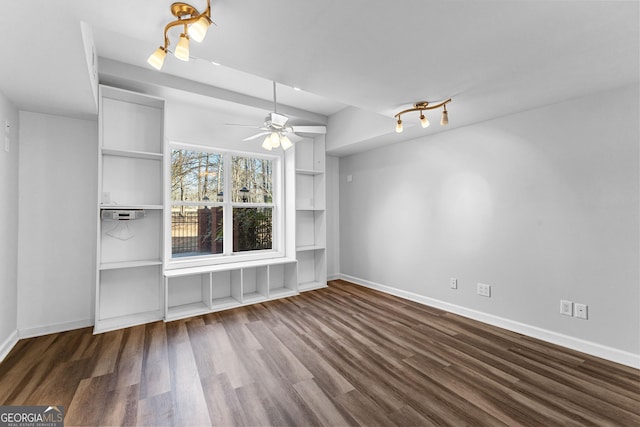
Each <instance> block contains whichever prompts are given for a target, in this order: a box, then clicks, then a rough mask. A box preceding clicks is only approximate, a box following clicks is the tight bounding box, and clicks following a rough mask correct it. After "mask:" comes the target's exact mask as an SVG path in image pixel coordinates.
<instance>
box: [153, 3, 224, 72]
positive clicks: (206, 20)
mask: <svg viewBox="0 0 640 427" xmlns="http://www.w3.org/2000/svg"><path fill="white" fill-rule="evenodd" d="M171 14H172V15H173V16H175V17H176V18H178V19H176V20H175V21H171V22H169V23H168V24H167V25H166V26H165V27H164V46H160V47H159V48H158V49H156V51H155V52H153V53H152V54H151V56H149V59H147V62H148V63H149V65H151V66H152V67H153V68H155V69H156V70H160V69H161V68H162V66H163V65H164V60H165V58H166V57H167V52H170V51H169V44H170V42H169V36H168V35H167V32H168V31H169V29H170V28H173V27H175V26H178V25H182V26H183V32H182V33H181V34H180V38H179V40H178V44H177V45H176V49H175V51H174V52H173V54H174V55H175V57H176V58H178V59H180V60H182V61H188V60H189V41H190V40H194V41H196V42H201V41H202V40H204V37H205V36H206V34H207V30H208V29H209V26H210V25H211V24H212V21H211V0H207V8H206V9H205V11H204V12H202V13H200V12H198V10H197V9H196V8H195V7H193V6H191V5H189V4H187V3H179V2H178V3H173V4H172V5H171Z"/></svg>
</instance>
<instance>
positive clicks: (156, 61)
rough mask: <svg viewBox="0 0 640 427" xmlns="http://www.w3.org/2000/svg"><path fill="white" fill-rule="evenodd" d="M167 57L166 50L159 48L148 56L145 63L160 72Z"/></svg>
mask: <svg viewBox="0 0 640 427" xmlns="http://www.w3.org/2000/svg"><path fill="white" fill-rule="evenodd" d="M166 57H167V49H166V48H164V47H162V46H160V47H159V48H157V49H156V51H155V52H153V53H152V54H151V56H149V58H148V59H147V62H148V63H149V65H151V66H152V67H153V68H155V69H156V70H160V69H161V68H162V66H163V65H164V59H165V58H166Z"/></svg>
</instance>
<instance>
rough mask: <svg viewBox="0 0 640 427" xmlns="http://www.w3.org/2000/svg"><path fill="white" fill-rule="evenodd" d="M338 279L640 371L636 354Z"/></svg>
mask: <svg viewBox="0 0 640 427" xmlns="http://www.w3.org/2000/svg"><path fill="white" fill-rule="evenodd" d="M339 276H340V278H341V279H343V280H346V281H348V282H352V283H355V284H356V285H360V286H364V287H366V288H371V289H375V290H378V291H381V292H385V293H387V294H391V295H395V296H397V297H400V298H404V299H407V300H410V301H414V302H417V303H420V304H424V305H428V306H431V307H435V308H439V309H441V310H444V311H448V312H450V313H454V314H458V315H460V316H464V317H468V318H469V319H473V320H477V321H479V322H483V323H487V324H489V325H493V326H497V327H499V328H503V329H507V330H509V331H513V332H517V333H519V334H523V335H526V336H529V337H532V338H537V339H539V340H542V341H546V342H550V343H552V344H557V345H560V346H562V347H567V348H570V349H572V350H577V351H580V352H582V353H586V354H589V355H592V356H596V357H600V358H603V359H607V360H610V361H612V362H616V363H620V364H622V365H626V366H630V367H632V368H637V369H640V355H638V354H634V353H630V352H627V351H623V350H619V349H616V348H612V347H607V346H604V345H602V344H598V343H594V342H591V341H585V340H582V339H579V338H575V337H571V336H568V335H564V334H560V333H558V332H554V331H550V330H547V329H542V328H538V327H536V326H531V325H527V324H525V323H520V322H516V321H513V320H510V319H505V318H503V317H499V316H494V315H492V314H487V313H483V312H481V311H476V310H471V309H469V308H465V307H462V306H459V305H455V304H451V303H448V302H445V301H440V300H437V299H433V298H429V297H425V296H423V295H419V294H416V293H413V292H408V291H403V290H401V289H397V288H393V287H390V286H385V285H381V284H379V283H375V282H371V281H368V280H364V279H360V278H358V277H353V276H349V275H347V274H340V275H339Z"/></svg>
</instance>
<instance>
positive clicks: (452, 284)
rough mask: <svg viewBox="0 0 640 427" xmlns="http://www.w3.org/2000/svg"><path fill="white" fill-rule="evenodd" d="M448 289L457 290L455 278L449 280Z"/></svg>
mask: <svg viewBox="0 0 640 427" xmlns="http://www.w3.org/2000/svg"><path fill="white" fill-rule="evenodd" d="M449 287H450V288H451V289H458V279H456V278H455V277H452V278H451V279H449Z"/></svg>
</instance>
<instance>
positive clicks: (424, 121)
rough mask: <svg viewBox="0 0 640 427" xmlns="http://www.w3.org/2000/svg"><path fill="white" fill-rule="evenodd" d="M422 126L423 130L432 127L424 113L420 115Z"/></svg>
mask: <svg viewBox="0 0 640 427" xmlns="http://www.w3.org/2000/svg"><path fill="white" fill-rule="evenodd" d="M420 125H422V127H423V128H428V127H429V125H430V123H429V119H427V117H426V116H425V115H424V114H422V113H420Z"/></svg>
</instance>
